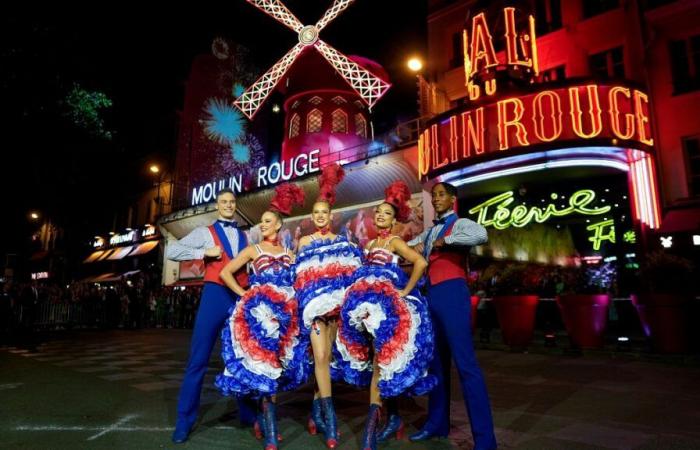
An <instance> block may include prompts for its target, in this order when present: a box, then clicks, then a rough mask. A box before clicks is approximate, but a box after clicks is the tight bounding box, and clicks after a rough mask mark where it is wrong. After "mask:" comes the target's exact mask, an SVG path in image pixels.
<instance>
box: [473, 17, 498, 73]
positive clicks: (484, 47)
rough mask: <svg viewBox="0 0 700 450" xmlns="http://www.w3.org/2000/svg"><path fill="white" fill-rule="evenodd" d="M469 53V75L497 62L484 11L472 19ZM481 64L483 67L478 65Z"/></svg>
mask: <svg viewBox="0 0 700 450" xmlns="http://www.w3.org/2000/svg"><path fill="white" fill-rule="evenodd" d="M469 53H470V54H471V58H470V61H471V63H470V66H471V72H470V75H473V74H474V73H476V72H478V71H479V70H481V69H486V68H489V67H493V66H495V65H497V64H498V60H497V59H496V50H494V48H493V40H492V38H491V33H490V32H489V26H488V25H487V24H486V15H485V14H484V13H479V14H477V15H476V16H474V18H473V19H472V39H471V50H470V52H469ZM482 64H483V67H479V66H480V65H482Z"/></svg>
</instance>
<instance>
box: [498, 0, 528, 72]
mask: <svg viewBox="0 0 700 450" xmlns="http://www.w3.org/2000/svg"><path fill="white" fill-rule="evenodd" d="M503 19H504V21H505V26H506V32H505V38H506V59H507V61H508V64H511V65H514V66H524V67H532V59H529V60H528V59H527V57H525V56H523V59H520V55H519V54H518V33H517V31H516V30H515V8H513V7H508V8H504V9H503Z"/></svg>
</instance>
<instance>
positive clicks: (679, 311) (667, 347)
mask: <svg viewBox="0 0 700 450" xmlns="http://www.w3.org/2000/svg"><path fill="white" fill-rule="evenodd" d="M632 304H634V306H635V307H636V308H637V313H638V314H639V320H640V322H641V323H642V328H643V329H644V333H645V334H646V335H647V337H650V338H651V342H652V344H653V346H654V350H656V351H658V352H661V353H684V352H687V351H688V349H689V342H690V335H689V333H688V331H689V330H688V299H687V298H685V297H683V296H679V295H671V294H641V295H639V296H637V295H633V296H632Z"/></svg>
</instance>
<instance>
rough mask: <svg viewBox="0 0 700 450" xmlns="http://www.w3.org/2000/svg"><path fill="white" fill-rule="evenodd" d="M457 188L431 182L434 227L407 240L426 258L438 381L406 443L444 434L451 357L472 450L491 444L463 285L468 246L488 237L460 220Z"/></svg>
mask: <svg viewBox="0 0 700 450" xmlns="http://www.w3.org/2000/svg"><path fill="white" fill-rule="evenodd" d="M456 199H457V189H456V188H455V187H454V186H452V185H451V184H448V183H437V184H436V185H435V186H433V189H432V204H433V209H435V215H436V220H434V222H435V225H434V226H432V227H430V228H429V229H428V230H426V231H424V232H423V233H421V234H420V235H419V236H418V237H416V238H415V239H413V240H412V241H410V242H409V245H411V246H414V247H415V249H416V250H417V251H418V252H422V253H423V256H424V257H425V259H426V260H427V261H428V281H429V282H428V296H427V297H428V307H429V309H430V315H431V317H432V319H433V329H434V331H435V352H436V353H435V357H434V358H433V362H432V364H431V366H430V373H432V374H434V375H435V376H437V377H438V385H437V386H436V387H435V389H434V390H433V391H432V392H431V393H430V397H429V401H428V420H427V422H426V423H425V425H423V429H422V430H420V431H419V432H417V433H415V434H413V435H411V436H410V439H411V440H412V441H421V440H424V439H429V438H431V437H447V435H448V434H449V432H450V370H451V367H450V366H451V361H450V360H451V358H454V361H455V365H456V366H457V372H458V373H459V381H460V384H461V386H462V396H463V397H464V404H465V405H466V407H467V414H468V415H469V421H470V423H471V429H472V436H473V438H474V449H475V450H492V449H495V448H496V437H495V436H494V432H493V419H492V418H491V407H490V405H489V398H488V394H487V392H486V383H485V382H484V378H483V375H482V374H481V369H480V368H479V364H478V363H477V361H476V355H475V354H474V346H473V344H472V330H471V317H470V316H471V306H470V301H469V299H470V294H469V288H468V286H467V274H466V270H465V267H466V265H467V255H468V253H469V252H468V248H467V247H469V246H473V245H479V244H483V243H485V242H486V241H487V240H488V237H487V235H486V229H485V228H484V227H483V226H481V225H479V224H478V223H476V222H473V221H471V220H469V219H460V218H459V217H458V216H457V214H455V212H454V210H453V207H454V204H455V200H456Z"/></svg>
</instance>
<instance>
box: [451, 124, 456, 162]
mask: <svg viewBox="0 0 700 450" xmlns="http://www.w3.org/2000/svg"><path fill="white" fill-rule="evenodd" d="M457 158H458V156H457V116H452V117H450V162H457Z"/></svg>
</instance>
